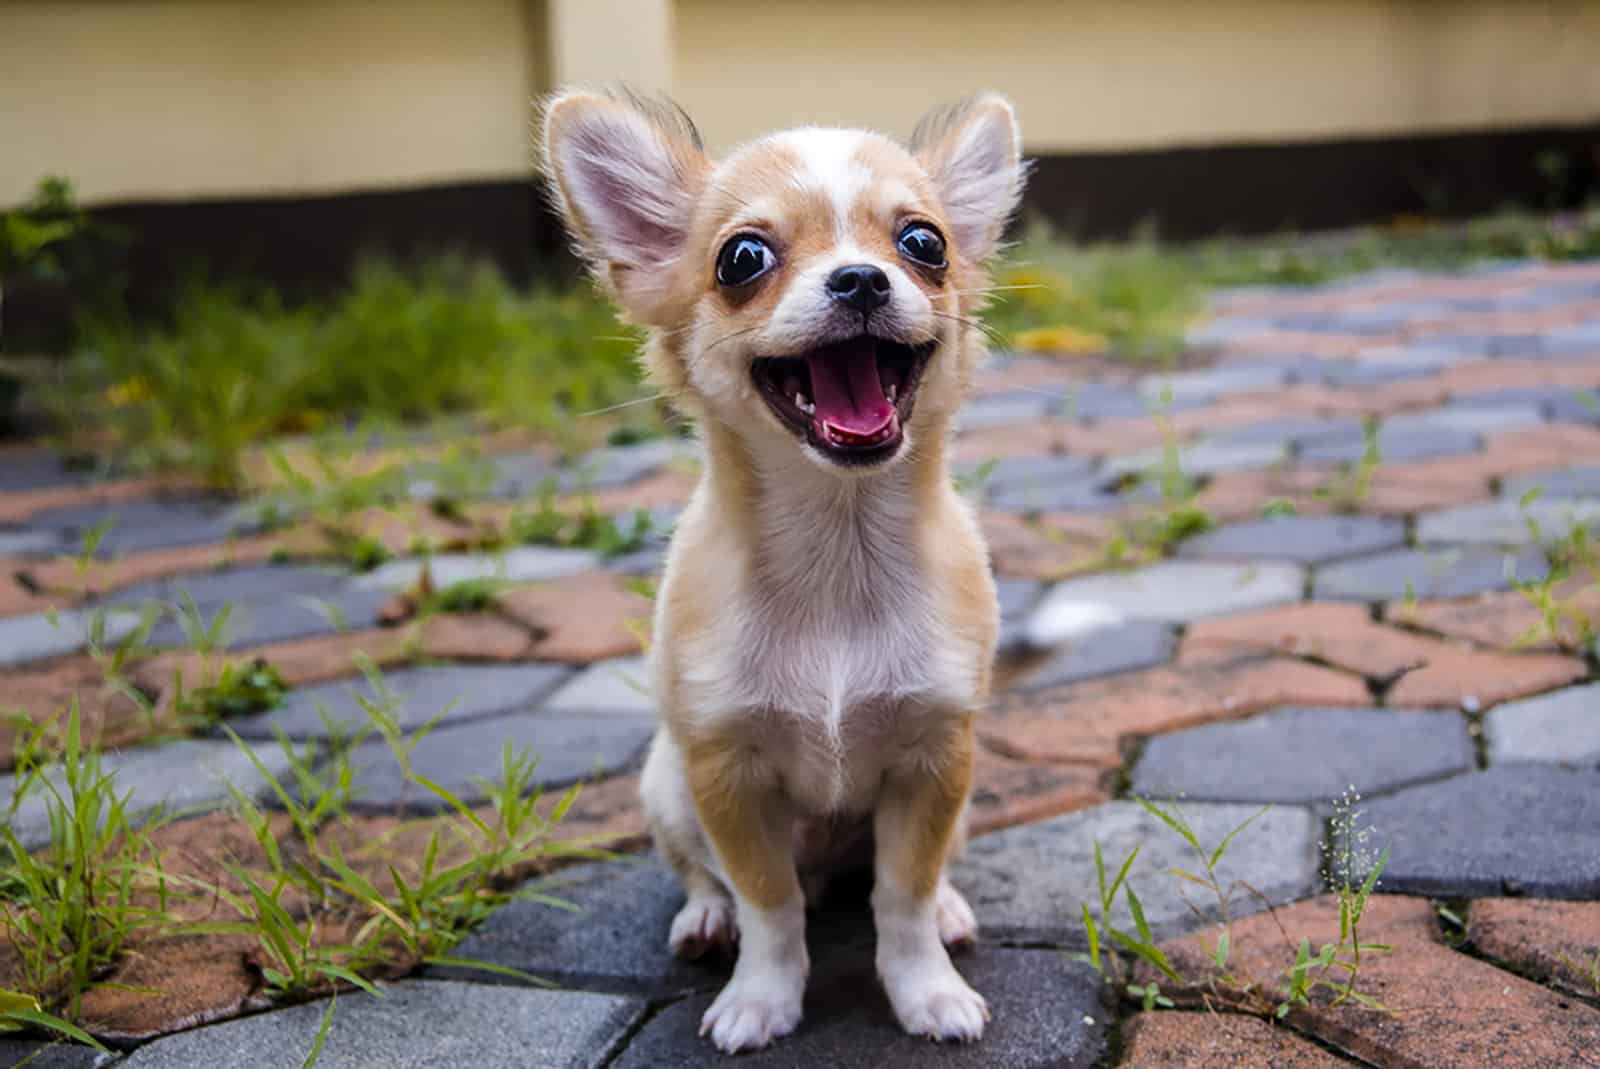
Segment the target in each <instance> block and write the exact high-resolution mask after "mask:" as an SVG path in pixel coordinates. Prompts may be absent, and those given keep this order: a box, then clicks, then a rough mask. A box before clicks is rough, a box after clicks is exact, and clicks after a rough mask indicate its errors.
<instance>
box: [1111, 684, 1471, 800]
mask: <svg viewBox="0 0 1600 1069" xmlns="http://www.w3.org/2000/svg"><path fill="white" fill-rule="evenodd" d="M1475 759H1476V755H1475V751H1474V748H1473V744H1472V738H1471V736H1470V735H1469V734H1468V733H1467V723H1466V720H1465V719H1464V718H1463V717H1461V716H1460V715H1459V714H1457V713H1444V712H1440V713H1429V712H1394V711H1391V710H1387V709H1344V708H1333V709H1307V708H1299V709H1278V710H1275V711H1273V712H1270V713H1263V714H1261V715H1258V716H1254V717H1251V718H1250V719H1249V720H1241V721H1238V722H1235V723H1227V724H1208V725H1206V726H1204V727H1198V728H1190V729H1189V730H1187V731H1179V732H1174V733H1173V734H1171V735H1161V736H1158V737H1156V738H1153V739H1151V740H1150V742H1149V743H1148V744H1147V745H1146V746H1145V750H1144V753H1143V755H1142V756H1141V757H1140V758H1139V764H1138V766H1137V767H1135V768H1134V770H1133V793H1134V794H1138V795H1144V796H1146V797H1150V798H1183V799H1192V800H1194V801H1202V802H1294V803H1309V804H1317V803H1326V802H1331V801H1332V800H1333V799H1335V798H1337V797H1338V796H1339V795H1340V794H1342V793H1343V792H1344V790H1345V789H1346V788H1347V787H1355V788H1356V789H1357V790H1359V791H1360V792H1361V793H1362V794H1364V795H1372V794H1377V793H1380V792H1386V791H1390V790H1393V789H1395V788H1397V787H1403V786H1406V785H1407V784H1412V783H1420V782H1424V781H1427V780H1432V779H1438V778H1439V777H1441V776H1448V775H1453V774H1455V773H1457V772H1465V771H1467V770H1469V769H1471V768H1473V767H1474V765H1475V763H1476V760H1475Z"/></svg>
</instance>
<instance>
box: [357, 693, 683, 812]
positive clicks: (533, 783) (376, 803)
mask: <svg viewBox="0 0 1600 1069" xmlns="http://www.w3.org/2000/svg"><path fill="white" fill-rule="evenodd" d="M654 728H655V724H654V721H653V720H650V719H647V718H645V717H640V716H594V715H592V714H588V713H548V712H541V713H513V714H509V715H504V716H495V717H490V718H488V719H482V720H471V721H467V722H465V723H461V724H448V725H440V726H439V727H437V728H435V729H434V730H432V731H430V732H429V733H428V734H426V735H424V736H422V737H421V739H420V740H412V741H413V742H414V744H413V745H410V747H409V749H408V753H407V761H408V762H409V764H410V767H411V770H412V772H413V774H414V775H416V776H421V777H422V778H424V779H427V780H429V781H431V782H432V783H435V784H437V785H438V786H441V787H443V788H444V789H445V790H447V791H449V792H451V793H452V794H454V795H455V796H456V797H458V798H459V799H461V800H462V801H464V802H466V803H467V804H468V805H475V804H477V803H479V802H484V801H487V800H488V799H489V798H490V790H489V788H488V787H486V786H485V784H484V783H483V782H482V781H483V780H484V779H488V780H491V781H498V780H499V778H500V771H501V755H502V753H503V751H504V749H505V747H506V746H507V745H508V744H509V745H510V746H511V747H512V749H513V750H514V751H516V752H518V753H520V754H522V755H524V756H526V757H532V758H536V759H537V761H538V764H537V767H536V768H535V770H534V773H533V776H532V778H531V779H530V781H529V787H530V788H542V787H564V786H567V785H569V784H572V783H576V782H578V781H580V780H585V779H590V778H598V777H601V776H606V775H610V774H612V773H616V772H621V771H623V770H625V769H628V768H632V767H633V766H635V765H636V764H637V763H638V762H639V760H640V759H642V757H643V756H644V750H645V746H646V744H647V743H648V742H649V741H650V735H651V733H652V732H653V731H654ZM350 763H351V768H352V770H353V773H354V779H353V782H354V784H355V794H356V800H355V802H354V805H355V807H356V808H358V809H364V810H368V811H372V810H377V811H394V810H402V811H405V812H416V813H442V812H446V811H447V810H448V809H449V806H448V803H446V802H445V801H444V800H443V799H441V798H439V796H438V795H436V794H434V793H433V792H431V791H429V790H427V789H425V788H423V787H421V786H419V785H417V784H416V783H414V782H408V781H407V780H406V778H405V776H404V775H403V774H402V772H401V769H400V766H399V764H398V762H397V761H396V759H395V756H394V753H393V751H392V750H391V749H390V747H389V744H388V743H386V742H382V741H372V742H364V743H362V744H360V745H359V746H356V747H355V748H354V749H353V750H352V751H351V755H350Z"/></svg>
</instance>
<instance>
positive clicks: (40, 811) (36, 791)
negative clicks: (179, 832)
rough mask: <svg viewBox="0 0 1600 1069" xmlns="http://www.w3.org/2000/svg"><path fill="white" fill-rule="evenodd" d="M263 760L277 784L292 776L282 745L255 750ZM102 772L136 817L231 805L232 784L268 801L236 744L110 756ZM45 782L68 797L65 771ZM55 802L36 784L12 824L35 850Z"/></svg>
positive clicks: (8, 784)
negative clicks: (152, 813) (110, 778)
mask: <svg viewBox="0 0 1600 1069" xmlns="http://www.w3.org/2000/svg"><path fill="white" fill-rule="evenodd" d="M254 752H255V756H256V758H257V760H259V761H260V762H261V763H262V765H264V766H265V767H266V769H267V770H268V771H269V772H270V773H271V774H272V775H273V776H274V777H276V778H277V779H279V780H284V779H285V778H286V777H287V775H288V773H289V758H288V755H287V754H285V753H284V752H283V749H282V747H280V746H278V745H277V744H276V743H269V744H264V745H258V746H255V747H254ZM100 767H101V771H102V772H103V773H110V774H112V775H113V777H114V779H113V781H112V782H113V786H114V788H115V790H116V792H117V794H118V796H122V795H129V796H130V797H129V799H128V803H127V805H128V811H129V814H130V816H134V817H139V816H144V815H147V814H149V813H151V812H152V811H154V810H156V809H158V808H159V809H164V810H165V811H166V812H167V813H168V814H172V813H177V812H180V811H187V810H202V809H212V808H216V807H217V806H219V805H222V804H225V803H227V802H228V801H229V800H230V799H231V798H232V795H231V794H230V793H229V790H228V785H229V784H232V785H233V786H235V787H237V788H238V789H239V790H240V791H242V792H243V793H245V794H246V795H249V796H251V797H256V798H260V797H263V796H264V795H265V793H266V791H267V790H268V787H267V781H266V779H265V778H264V777H263V776H262V775H261V773H260V771H259V770H257V768H256V766H255V764H254V763H253V762H252V761H251V760H250V757H249V755H247V754H246V753H244V751H243V750H241V749H240V748H239V747H238V746H236V745H235V744H234V743H232V742H231V741H228V742H225V741H219V740H215V739H178V740H175V741H172V742H166V743H162V744H160V745H155V746H140V747H135V748H133V749H127V750H115V751H108V752H106V753H105V754H103V755H102V757H101V761H100ZM45 777H46V778H47V779H48V781H49V782H50V783H51V784H53V785H54V787H55V789H56V791H58V792H61V793H62V794H63V795H65V793H66V791H67V785H66V777H65V775H64V774H63V772H62V769H61V767H60V766H59V765H56V766H52V767H51V768H50V769H49V770H48V771H47V772H46V773H45ZM14 782H15V777H14V776H12V775H6V776H0V798H3V799H6V800H7V802H9V800H10V798H11V792H12V787H13V784H14ZM53 800H54V795H52V794H50V793H49V791H47V790H46V789H45V788H44V787H43V786H42V785H41V784H38V783H35V784H34V786H33V787H32V788H31V789H30V790H29V792H28V794H27V795H26V796H25V797H24V799H23V801H22V804H21V805H20V806H18V807H17V811H16V813H15V814H14V815H13V816H12V818H11V828H12V830H13V831H15V832H16V834H17V838H19V839H21V840H22V842H23V845H25V846H35V845H38V844H41V843H44V842H47V841H48V840H49V838H50V824H49V805H50V802H51V801H53Z"/></svg>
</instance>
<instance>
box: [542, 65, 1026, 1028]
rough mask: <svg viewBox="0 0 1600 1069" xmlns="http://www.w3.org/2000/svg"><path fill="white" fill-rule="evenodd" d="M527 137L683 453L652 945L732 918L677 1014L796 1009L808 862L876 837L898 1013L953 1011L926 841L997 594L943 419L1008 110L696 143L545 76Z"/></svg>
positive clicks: (654, 817) (972, 104) (930, 1020)
mask: <svg viewBox="0 0 1600 1069" xmlns="http://www.w3.org/2000/svg"><path fill="white" fill-rule="evenodd" d="M543 158H544V169H545V174H546V175H547V176H548V177H549V178H550V180H551V184H552V186H553V189H554V195H555V199H556V202H557V205H558V208H559V210H560V211H561V213H562V215H563V216H564V217H565V220H566V224H567V226H568V228H569V230H570V232H571V234H572V236H573V237H574V239H575V241H576V245H577V248H578V250H579V252H580V254H581V255H582V256H583V257H584V258H585V259H586V260H587V261H588V262H589V263H590V265H591V266H592V267H593V269H594V272H595V275H596V276H597V278H598V279H599V280H600V282H601V283H602V284H603V285H604V287H605V288H606V289H607V290H608V291H609V292H610V293H611V294H612V296H613V297H614V298H615V299H616V301H617V302H618V304H619V305H620V306H621V308H622V309H623V311H624V313H625V314H626V315H627V316H628V317H629V318H630V319H632V320H633V321H635V322H637V323H640V324H642V325H644V326H645V327H647V328H648V333H649V340H648V343H647V346H646V351H645V362H646V365H647V369H648V372H649V374H650V376H651V378H652V379H653V380H654V382H655V383H656V384H657V385H658V386H659V387H660V388H661V389H662V391H663V392H664V393H665V394H667V395H668V396H670V397H671V398H672V399H673V401H674V402H675V403H676V404H677V405H678V406H679V407H680V408H681V409H683V410H684V411H685V412H686V413H687V414H688V415H689V416H690V417H691V418H693V419H694V420H696V421H697V423H698V424H699V427H700V430H701V436H702V439H703V443H704V448H705V453H706V466H705V469H704V474H703V476H702V478H701V481H700V484H699V486H698V488H697V489H696V491H695V493H694V495H693V498H692V500H691V501H690V503H689V505H688V507H687V509H686V510H685V511H684V513H683V515H682V516H681V518H680V519H679V521H678V525H677V531H676V534H675V536H674V538H673V540H672V547H671V551H670V554H669V558H668V563H667V567H666V572H665V576H664V578H663V580H662V583H661V587H660V593H659V595H658V598H657V601H656V616H655V624H654V627H655V641H654V643H653V657H654V667H653V671H654V683H655V695H656V699H657V701H658V703H659V706H660V720H661V724H660V728H659V730H658V731H657V733H656V736H655V739H654V742H653V744H652V747H651V750H650V754H649V758H648V760H647V762H646V765H645V769H644V774H643V780H642V783H643V786H642V794H643V801H644V806H645V809H646V812H647V814H648V817H649V821H650V826H651V830H652V833H653V835H654V838H655V842H656V845H657V848H658V849H659V851H660V852H661V854H662V855H663V856H664V857H665V858H666V859H667V861H668V862H669V863H670V864H671V865H672V867H673V868H674V869H675V870H676V871H677V873H678V875H679V876H680V877H681V878H682V880H683V884H684V887H685V889H686V890H687V893H688V899H687V903H686V904H685V905H684V907H683V909H682V911H681V912H679V914H678V915H677V918H676V919H675V920H674V921H673V923H672V930H671V933H670V937H669V939H670V943H671V946H672V949H673V950H674V951H675V952H677V953H678V954H680V955H683V956H688V957H693V956H697V955H699V954H700V953H702V952H704V951H705V950H707V949H708V948H711V947H714V946H720V947H723V948H730V949H731V948H732V947H733V946H734V945H735V942H737V947H738V960H737V963H736V965H735V967H734V970H733V976H732V979H731V980H730V981H729V982H728V984H727V986H726V987H725V988H723V990H722V992H721V994H720V995H719V996H718V997H717V999H716V1000H715V1002H713V1004H712V1006H711V1008H710V1009H709V1010H707V1011H706V1014H705V1017H704V1019H703V1021H702V1023H701V1032H702V1034H707V1033H709V1035H710V1037H711V1039H712V1041H713V1042H714V1043H715V1044H716V1045H717V1046H718V1047H719V1048H721V1049H722V1050H724V1051H728V1052H736V1051H741V1050H747V1049H752V1048H758V1047H763V1046H766V1045H767V1044H769V1043H771V1042H772V1040H773V1039H775V1038H776V1037H779V1036H782V1035H785V1034H786V1033H788V1032H790V1031H792V1030H793V1029H794V1028H795V1026H796V1025H797V1024H798V1023H799V1021H800V1014H801V1001H802V996H803V995H804V991H805V984H806V974H807V970H808V967H809V962H808V958H807V954H806V941H805V907H806V900H805V893H804V891H803V889H802V888H803V886H804V885H803V883H802V875H803V874H804V873H805V872H807V871H808V870H809V869H810V868H811V867H813V866H821V867H822V868H826V867H827V866H828V865H829V864H830V863H832V862H834V861H836V860H837V859H838V858H839V857H840V856H841V855H842V854H844V853H847V852H848V849H849V848H850V847H851V846H852V845H856V846H859V845H861V844H863V843H868V842H869V843H870V846H871V850H872V860H873V872H874V889H873V892H872V909H873V917H874V921H875V924H876V929H877V967H878V972H879V975H880V976H881V978H882V980H883V984H884V986H885V988H886V990H887V992H888V996H889V1001H890V1003H891V1004H892V1006H893V1008H894V1013H895V1015H896V1017H897V1018H898V1019H899V1022H900V1024H901V1025H902V1026H903V1027H904V1028H905V1029H906V1030H907V1031H908V1032H911V1033H913V1034H918V1035H926V1036H930V1037H933V1038H935V1039H940V1040H975V1039H977V1038H978V1037H979V1036H980V1035H981V1034H982V1032H983V1028H984V1023H985V1022H986V1021H987V1020H988V1017H989V1010H988V1007H987V1005H986V1004H985V1002H984V1000H983V998H982V996H980V995H979V994H978V993H977V992H975V991H973V990H972V988H971V987H969V986H968V985H967V983H966V981H965V980H963V979H962V978H961V976H960V974H958V973H957V972H956V970H955V968H954V967H953V966H952V965H951V963H950V957H949V954H948V952H947V950H946V947H947V946H949V945H954V944H960V943H968V942H970V941H972V940H973V938H974V937H975V935H976V923H975V921H974V918H973V915H972V911H971V909H970V908H968V905H967V903H966V902H965V900H963V898H962V897H961V895H960V893H959V892H957V891H956V889H955V888H954V887H952V886H951V884H950V882H949V881H948V879H947V878H946V876H945V866H946V863H947V861H948V860H949V859H950V857H951V854H952V852H953V851H954V850H955V849H956V847H957V846H958V844H959V842H960V840H961V839H962V829H963V821H964V814H965V810H966V803H967V796H968V793H969V789H970V787H971V783H972V776H973V762H974V757H975V752H976V746H975V741H974V724H973V718H974V717H975V715H976V714H977V712H978V710H979V709H981V708H982V707H983V705H984V704H985V701H986V699H987V695H988V689H989V678H990V669H991V662H992V659H993V654H994V644H995V634H996V618H997V610H996V604H995V592H994V584H993V581H992V579H991V577H990V572H989V565H988V555H987V550H986V548H985V546H984V543H983V541H982V538H981V536H980V534H979V530H978V525H977V523H976V521H975V519H974V517H973V514H972V512H971V511H970V510H969V509H968V507H967V506H966V505H965V503H964V502H963V501H962V500H961V499H960V498H959V497H958V496H957V494H956V492H955V490H954V489H953V487H952V483H951V473H950V469H949V464H948V461H947V458H946V443H947V439H948V438H949V436H950V433H951V420H952V418H953V416H954V415H955V412H956V409H957V406H958V404H959V403H960V401H961V400H962V398H963V396H964V395H965V394H966V392H967V390H968V386H969V383H970V382H971V379H972V376H973V372H974V369H975V367H976V366H977V365H978V364H979V362H980V360H981V359H982V357H983V356H984V352H985V350H984V343H983V336H982V332H981V329H980V328H979V325H978V323H977V321H976V320H975V319H974V318H973V315H974V313H975V312H976V311H977V309H978V308H979V307H980V305H981V303H982V295H983V293H984V292H985V290H984V285H985V273H984V264H985V261H987V260H988V258H989V257H990V255H991V254H992V253H993V252H994V251H995V248H996V245H997V243H998V242H999V240H1000V236H1001V233H1002V231H1003V229H1004V227H1005V224H1006V221H1007V219H1008V218H1009V216H1010V215H1011V212H1012V210H1013V209H1014V208H1015V206H1016V203H1017V198H1018V196H1019V194H1020V192H1021V188H1022V183H1023V178H1024V168H1023V164H1022V162H1021V160H1020V140H1019V134H1018V129H1017V123H1016V119H1015V117H1014V116H1013V113H1012V109H1011V107H1010V105H1009V104H1008V103H1007V102H1006V101H1005V100H1003V99H1001V98H1000V97H997V96H992V95H981V96H977V97H974V98H972V99H970V100H967V101H965V102H963V103H961V104H958V105H957V106H955V107H953V108H950V109H948V110H945V111H942V112H939V113H937V114H935V115H933V116H931V117H930V118H929V119H927V120H925V121H924V122H923V123H922V124H921V126H919V127H918V130H917V133H916V135H915V136H914V137H913V138H912V140H911V142H910V145H909V147H902V146H901V145H899V144H897V143H895V142H894V141H891V140H889V139H887V138H885V137H881V136H879V135H877V134H872V133H868V132H865V131H860V130H842V129H818V128H803V129H796V130H790V131H786V132H783V133H777V134H773V135H771V136H768V137H764V138H761V139H760V140H757V141H754V142H751V143H749V144H746V145H744V146H742V147H740V148H737V149H735V150H733V151H732V152H731V153H729V154H728V155H726V156H725V157H723V158H722V159H712V158H710V157H709V156H708V155H707V154H706V152H705V151H704V149H703V148H702V145H701V142H700V138H699V136H698V134H697V133H696V132H695V129H694V127H693V125H692V124H691V123H690V122H689V120H688V119H687V118H686V117H685V116H684V115H683V114H682V113H681V112H679V111H678V110H676V109H675V108H672V107H670V106H666V105H662V104H658V103H655V102H651V101H646V100H643V99H640V98H638V97H635V96H632V95H629V94H626V93H609V92H589V91H581V90H574V91H567V92H562V93H560V94H558V95H556V96H555V97H554V98H553V99H551V100H550V101H549V102H548V103H547V105H546V106H545V109H544V115H543Z"/></svg>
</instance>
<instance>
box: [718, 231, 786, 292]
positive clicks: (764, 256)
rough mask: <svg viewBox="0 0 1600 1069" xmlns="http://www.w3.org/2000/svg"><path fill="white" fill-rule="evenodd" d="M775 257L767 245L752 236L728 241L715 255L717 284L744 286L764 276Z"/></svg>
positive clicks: (736, 237) (742, 235)
mask: <svg viewBox="0 0 1600 1069" xmlns="http://www.w3.org/2000/svg"><path fill="white" fill-rule="evenodd" d="M775 260H776V257H774V256H773V255H772V250H771V249H770V248H768V247H767V243H766V242H765V241H762V240H761V239H760V238H758V237H755V236H754V235H752V234H739V235H737V236H735V237H731V238H729V239H728V243H727V244H726V245H724V246H722V251H721V252H719V253H717V282H718V284H720V285H723V286H746V285H749V284H750V283H752V282H754V281H755V280H756V279H758V278H760V277H761V276H762V275H764V274H766V273H767V271H768V269H770V268H771V267H772V265H773V263H774V262H775Z"/></svg>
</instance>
